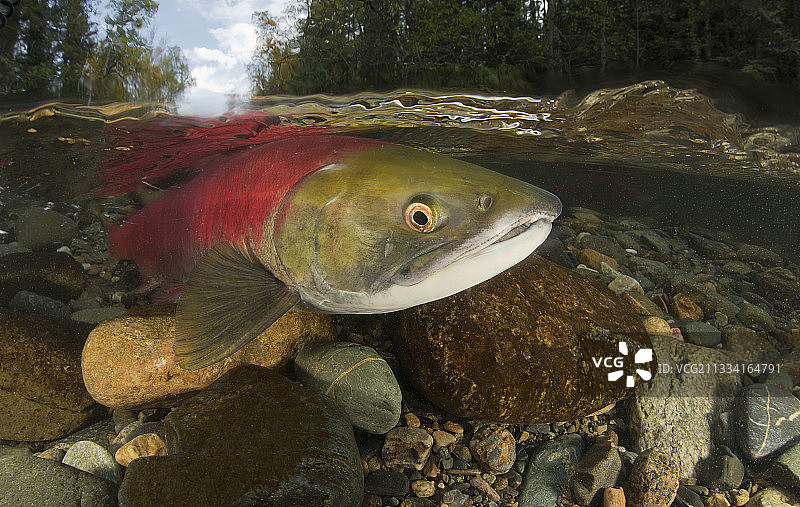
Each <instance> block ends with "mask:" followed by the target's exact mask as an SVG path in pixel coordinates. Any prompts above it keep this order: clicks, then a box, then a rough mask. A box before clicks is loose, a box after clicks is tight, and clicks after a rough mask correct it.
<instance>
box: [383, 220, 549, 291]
mask: <svg viewBox="0 0 800 507" xmlns="http://www.w3.org/2000/svg"><path fill="white" fill-rule="evenodd" d="M556 217H558V214H553V213H548V212H541V211H538V212H535V213H531V214H529V215H525V216H523V217H521V218H519V219H517V220H515V221H514V222H512V223H511V224H509V225H507V226H506V227H503V228H502V229H501V230H499V231H498V232H496V233H494V234H492V235H490V236H489V237H485V236H483V235H481V236H483V237H481V236H479V237H478V238H477V240H476V241H475V242H474V243H473V244H471V245H467V247H466V248H465V249H463V250H460V251H453V252H452V253H450V254H442V252H441V251H442V250H443V249H444V248H446V247H448V246H450V245H452V244H453V243H454V241H444V242H441V243H437V244H434V245H431V246H429V247H428V248H426V249H425V250H423V251H421V252H420V253H419V254H418V255H416V256H415V257H414V258H413V259H411V260H410V261H409V262H407V263H406V264H404V265H403V266H401V267H400V268H399V269H398V270H397V271H396V272H395V273H394V275H393V276H392V277H391V282H392V283H394V284H397V285H404V286H411V285H416V284H418V283H420V282H422V281H423V280H425V279H427V278H429V277H430V276H431V275H433V274H435V273H436V272H439V271H442V270H444V269H446V268H448V267H451V266H453V265H455V264H459V263H462V262H463V261H466V260H468V259H471V258H473V257H478V256H481V255H485V254H487V253H489V252H490V251H492V252H493V251H496V250H498V249H500V248H503V247H504V246H505V245H506V244H511V243H514V241H513V240H514V239H515V238H516V239H518V241H519V240H522V238H520V236H531V235H532V234H531V233H533V232H534V229H537V230H538V229H544V228H546V229H547V232H549V230H550V227H551V226H552V223H553V221H554V220H555V219H556ZM526 233H527V234H526ZM545 237H546V234H545ZM539 244H540V242H538V243H537V244H536V245H534V246H533V247H532V248H531V251H532V250H533V249H534V248H535V247H537V246H539ZM437 255H440V256H441V259H440V260H439V261H438V262H436V261H434V262H426V261H427V260H428V259H430V258H432V257H434V256H437ZM415 268H416V269H415Z"/></svg>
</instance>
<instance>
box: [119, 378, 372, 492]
mask: <svg viewBox="0 0 800 507" xmlns="http://www.w3.org/2000/svg"><path fill="white" fill-rule="evenodd" d="M164 424H165V425H166V428H167V439H166V444H167V456H150V457H144V458H139V459H137V460H134V461H132V462H131V463H130V466H129V467H128V471H127V473H126V474H125V479H124V480H123V482H122V486H121V488H120V492H119V501H120V504H121V505H122V506H131V505H275V506H288V505H331V506H360V505H361V501H362V496H363V493H364V477H363V472H362V468H361V461H360V458H359V455H358V448H357V447H356V442H355V437H354V436H353V430H352V427H351V426H350V423H349V422H348V421H347V418H346V417H345V416H344V413H343V412H342V411H341V409H340V408H339V407H337V406H336V404H335V402H334V401H333V400H331V399H330V398H327V397H325V396H322V395H320V394H317V393H314V392H312V391H310V390H308V389H306V388H304V387H302V386H300V385H299V384H296V383H293V382H291V381H289V380H288V379H286V378H285V377H283V376H281V375H279V374H278V373H275V372H274V371H271V370H269V369H267V368H263V367H260V366H254V365H247V366H243V367H241V368H238V369H236V370H234V371H231V372H228V373H227V374H226V375H225V376H224V377H222V378H220V379H219V380H218V381H217V382H215V383H214V384H213V385H212V386H210V387H209V388H208V389H206V390H204V391H203V392H202V393H200V394H198V395H197V396H195V397H194V398H192V399H190V400H187V401H186V402H184V403H183V405H181V406H180V407H178V408H176V409H175V410H173V411H172V412H171V413H170V414H169V415H167V417H166V419H164Z"/></svg>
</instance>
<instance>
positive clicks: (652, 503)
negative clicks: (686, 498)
mask: <svg viewBox="0 0 800 507" xmlns="http://www.w3.org/2000/svg"><path fill="white" fill-rule="evenodd" d="M628 481H629V483H630V488H629V490H628V505H630V506H631V507H669V506H670V505H672V501H673V500H674V499H675V495H676V494H677V493H678V464H677V463H676V462H675V461H674V460H673V458H672V456H670V454H669V453H667V452H665V451H664V450H663V449H659V448H658V447H653V448H650V449H648V450H646V451H644V452H643V453H641V454H639V457H637V458H636V461H635V462H634V463H633V467H632V468H631V474H630V476H629V477H628Z"/></svg>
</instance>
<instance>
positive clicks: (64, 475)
mask: <svg viewBox="0 0 800 507" xmlns="http://www.w3.org/2000/svg"><path fill="white" fill-rule="evenodd" d="M0 504H1V505H9V506H12V505H42V506H45V505H91V506H94V507H104V506H108V507H112V506H116V505H117V487H116V486H115V485H114V484H113V483H111V482H109V481H106V480H104V479H101V478H99V477H96V476H94V475H91V474H88V473H86V472H84V471H82V470H78V469H77V468H73V467H71V466H67V465H62V464H61V463H58V462H56V461H53V460H49V459H44V458H37V457H34V456H33V455H31V454H30V451H28V450H27V449H10V448H3V449H0Z"/></svg>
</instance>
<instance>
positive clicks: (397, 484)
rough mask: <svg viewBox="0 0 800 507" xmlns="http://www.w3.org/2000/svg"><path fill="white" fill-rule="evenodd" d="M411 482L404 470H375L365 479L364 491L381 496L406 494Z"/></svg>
mask: <svg viewBox="0 0 800 507" xmlns="http://www.w3.org/2000/svg"><path fill="white" fill-rule="evenodd" d="M410 487H411V483H410V482H409V480H408V477H407V476H406V475H405V474H404V473H402V472H395V471H392V470H375V471H374V472H370V473H369V475H367V477H366V478H365V479H364V491H366V492H368V493H375V494H376V495H381V496H404V495H405V494H407V493H408V490H409V488H410Z"/></svg>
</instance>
